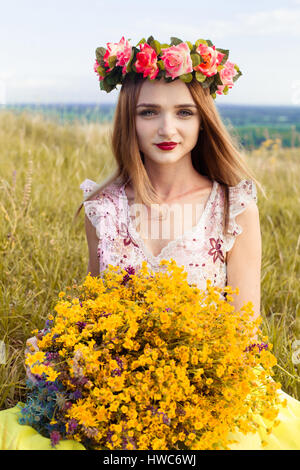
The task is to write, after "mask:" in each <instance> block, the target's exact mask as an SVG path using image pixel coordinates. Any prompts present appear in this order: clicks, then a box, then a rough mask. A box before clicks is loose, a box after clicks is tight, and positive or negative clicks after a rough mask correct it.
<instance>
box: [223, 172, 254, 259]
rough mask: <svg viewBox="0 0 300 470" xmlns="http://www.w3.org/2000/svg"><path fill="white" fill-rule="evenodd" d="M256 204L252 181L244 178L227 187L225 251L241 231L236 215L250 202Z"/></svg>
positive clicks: (230, 246)
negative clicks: (227, 211)
mask: <svg viewBox="0 0 300 470" xmlns="http://www.w3.org/2000/svg"><path fill="white" fill-rule="evenodd" d="M253 201H254V202H255V203H256V204H257V191H256V185H255V183H254V181H252V180H251V179H244V180H242V181H240V182H239V183H238V184H237V185H236V186H230V187H229V226H228V233H227V234H226V237H225V239H226V251H229V250H230V249H231V248H232V246H233V244H234V241H235V239H236V237H237V236H238V235H240V234H241V233H242V231H243V229H242V227H241V226H240V225H239V224H238V223H237V222H236V216H237V215H239V214H241V213H242V212H243V211H244V210H245V209H246V207H248V206H249V204H251V203H252V202H253Z"/></svg>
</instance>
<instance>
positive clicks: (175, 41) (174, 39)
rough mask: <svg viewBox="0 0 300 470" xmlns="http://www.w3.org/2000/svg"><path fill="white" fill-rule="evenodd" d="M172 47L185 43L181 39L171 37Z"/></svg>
mask: <svg viewBox="0 0 300 470" xmlns="http://www.w3.org/2000/svg"><path fill="white" fill-rule="evenodd" d="M170 39H171V46H178V44H181V43H182V42H183V41H182V40H181V39H178V38H175V37H171V38H170Z"/></svg>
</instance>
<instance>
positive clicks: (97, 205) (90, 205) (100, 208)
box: [80, 179, 117, 240]
mask: <svg viewBox="0 0 300 470" xmlns="http://www.w3.org/2000/svg"><path fill="white" fill-rule="evenodd" d="M98 188H100V185H99V184H97V183H95V181H92V180H90V179H86V180H84V181H83V182H82V183H81V185H80V189H82V191H83V205H84V210H85V213H86V215H87V217H88V218H89V220H90V221H91V223H92V225H93V226H94V227H95V229H96V235H97V237H98V238H99V239H100V240H104V239H107V238H109V239H112V238H114V237H116V235H117V233H116V208H115V204H114V201H113V199H112V198H111V195H109V194H107V193H106V192H105V190H104V191H102V192H101V191H100V192H99V193H98V194H97V196H96V198H95V199H92V200H90V201H87V200H86V199H87V198H88V197H89V196H90V194H91V193H92V192H93V191H95V190H96V189H98Z"/></svg>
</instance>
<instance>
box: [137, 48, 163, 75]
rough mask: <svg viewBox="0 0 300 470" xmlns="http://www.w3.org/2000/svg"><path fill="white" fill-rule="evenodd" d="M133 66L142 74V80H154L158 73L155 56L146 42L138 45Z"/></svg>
mask: <svg viewBox="0 0 300 470" xmlns="http://www.w3.org/2000/svg"><path fill="white" fill-rule="evenodd" d="M134 65H135V69H136V71H137V72H138V73H143V77H144V78H145V77H148V76H149V77H150V79H151V80H154V78H155V77H156V76H157V74H158V72H159V68H158V66H157V54H156V52H155V50H154V49H153V48H152V47H151V46H149V44H147V43H146V42H145V43H144V44H140V52H138V53H137V55H136V61H135V63H134Z"/></svg>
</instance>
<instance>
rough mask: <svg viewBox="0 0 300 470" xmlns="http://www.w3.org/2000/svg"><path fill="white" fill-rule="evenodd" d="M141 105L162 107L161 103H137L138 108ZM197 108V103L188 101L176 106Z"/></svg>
mask: <svg viewBox="0 0 300 470" xmlns="http://www.w3.org/2000/svg"><path fill="white" fill-rule="evenodd" d="M140 106H145V107H146V108H160V105H159V104H151V103H140V104H138V105H137V108H139V107H140ZM188 107H189V108H197V106H196V105H195V104H192V103H186V104H177V105H176V106H174V108H188Z"/></svg>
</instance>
